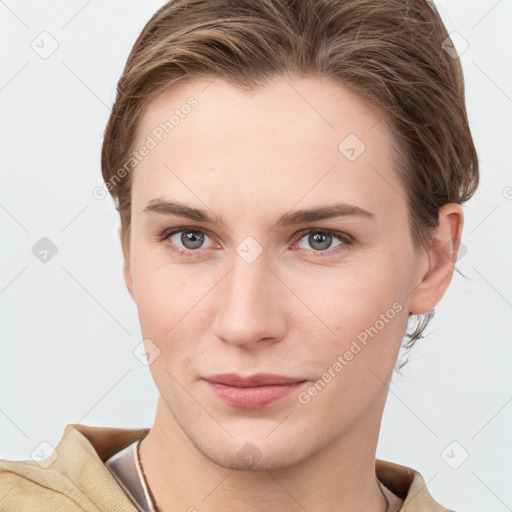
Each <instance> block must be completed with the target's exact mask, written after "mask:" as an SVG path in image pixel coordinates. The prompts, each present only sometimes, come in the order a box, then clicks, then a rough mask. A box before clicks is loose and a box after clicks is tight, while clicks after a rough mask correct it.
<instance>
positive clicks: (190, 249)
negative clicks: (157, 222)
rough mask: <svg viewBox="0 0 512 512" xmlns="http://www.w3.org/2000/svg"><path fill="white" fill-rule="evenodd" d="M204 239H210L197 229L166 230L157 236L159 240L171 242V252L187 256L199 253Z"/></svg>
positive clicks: (204, 232)
mask: <svg viewBox="0 0 512 512" xmlns="http://www.w3.org/2000/svg"><path fill="white" fill-rule="evenodd" d="M205 238H210V237H209V236H208V235H207V233H206V231H204V230H202V229H199V228H179V229H173V230H166V231H164V232H163V233H162V234H161V235H159V240H162V241H169V242H171V244H172V249H173V250H175V251H176V252H178V253H180V254H183V255H187V256H188V255H195V254H198V253H200V252H201V250H202V249H203V247H202V245H203V244H204V241H205Z"/></svg>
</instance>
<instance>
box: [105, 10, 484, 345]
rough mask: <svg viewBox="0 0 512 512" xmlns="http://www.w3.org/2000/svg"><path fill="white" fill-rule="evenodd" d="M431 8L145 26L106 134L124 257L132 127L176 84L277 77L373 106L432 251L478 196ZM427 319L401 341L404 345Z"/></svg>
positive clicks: (253, 84)
mask: <svg viewBox="0 0 512 512" xmlns="http://www.w3.org/2000/svg"><path fill="white" fill-rule="evenodd" d="M449 41H450V40H449V36H448V33H447V32H446V29H445V27H444V25H443V23H442V20H441V18H440V16H439V14H438V12H437V10H436V8H435V6H434V4H433V3H432V2H431V1H427V0H418V1H412V2H411V1H407V2H404V1H402V0H386V1H382V0H375V1H365V2H361V1H359V0H331V1H317V2H310V1H308V0H298V1H291V0H275V1H270V0H263V1H254V0H239V1H237V2H231V1H222V0H215V1H197V0H175V1H171V2H168V3H167V4H165V5H164V6H163V7H162V8H160V9H159V10H158V11H157V12H156V13H155V15H154V16H153V17H152V18H151V20H150V21H149V22H148V23H147V24H146V26H145V27H144V29H143V31H142V32H141V34H140V35H139V37H138V39H137V41H136V42H135V44H134V47H133V49H132V51H131V53H130V56H129V58H128V61H127V63H126V67H125V69H124V72H123V75H122V77H121V79H120V80H119V83H118V89H117V98H116V101H115V104H114V106H113V109H112V114H111V116H110V119H109V122H108V125H107V127H106V130H105V137H104V144H103V148H102V158H101V161H102V174H103V178H104V181H105V183H106V185H107V188H108V190H109V192H110V193H111V194H112V196H113V198H114V200H115V203H116V208H117V209H118V211H119V214H120V220H121V228H120V236H121V243H122V248H123V253H124V256H125V258H126V259H128V258H129V246H130V225H131V185H132V174H133V173H132V171H133V170H134V169H135V167H136V165H137V163H138V159H137V158H134V157H133V156H134V152H136V151H137V149H138V148H137V147H135V136H136V130H137V126H138V123H139V121H140V119H141V117H142V115H143V113H144V111H145V109H146V108H147V106H148V105H149V104H150V102H151V101H152V100H153V99H154V98H156V97H157V96H158V95H159V94H161V93H162V92H163V91H165V90H167V89H168V88H170V87H172V86H173V85H174V84H177V83H183V82H184V81H186V80H190V79H193V78H194V77H201V76H205V75H206V76H208V75H212V76H215V75H217V76H222V77H224V78H225V79H227V80H228V81H229V82H230V83H232V84H234V85H236V86H237V87H240V88H242V89H243V90H251V89H254V88H258V87H262V86H264V85H265V84H266V83H267V82H268V81H269V80H270V79H271V78H272V77H274V76H276V75H280V74H284V73H288V74H296V75H299V76H301V75H303V76H320V77H326V78H329V79H332V80H334V81H337V82H339V83H341V84H343V85H344V86H345V87H348V88H349V89H351V90H352V91H354V92H355V93H356V94H358V95H359V96H360V97H361V98H364V99H365V100H366V101H367V102H369V103H371V104H374V105H376V106H377V107H379V108H380V111H381V114H382V116H383V119H385V120H386V122H388V125H389V128H390V129H391V130H392V132H393V134H394V142H395V150H396V170H397V172H398V173H399V175H400V177H401V180H402V183H403V184H404V188H405V190H406V191H407V201H408V205H409V219H410V230H411V236H412V238H413V241H414V244H415V247H418V248H420V247H425V246H428V244H429V241H430V236H431V233H432V230H433V229H434V228H435V227H436V226H437V220H438V211H439V209H440V208H441V206H443V205H444V204H447V203H450V202H454V203H458V204H463V203H464V202H466V201H467V200H468V199H469V198H470V197H471V196H472V195H473V193H474V191H475V190H476V188H477V186H478V159H477V154H476V150H475V147H474V144H473V140H472V136H471V132H470V129H469V124H468V119H467V114H466V108H465V95H464V83H463V75H462V70H461V66H460V62H459V60H458V59H457V58H453V54H451V53H449V52H446V51H445V48H446V47H447V46H446V45H447V42H449ZM432 315H433V310H432V311H430V312H428V313H427V314H426V317H425V318H423V321H422V322H419V324H418V326H417V328H416V330H415V331H414V332H413V333H412V334H408V337H409V344H408V347H411V346H412V344H413V343H414V341H415V340H417V339H419V338H420V337H421V335H422V332H423V331H424V329H425V328H426V326H427V324H428V321H429V320H430V318H431V317H432Z"/></svg>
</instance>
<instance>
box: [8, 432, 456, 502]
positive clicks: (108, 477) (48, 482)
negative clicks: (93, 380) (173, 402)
mask: <svg viewBox="0 0 512 512" xmlns="http://www.w3.org/2000/svg"><path fill="white" fill-rule="evenodd" d="M148 432H149V429H148V428H143V429H127V428H111V427H94V426H89V425H82V424H70V425H67V426H66V428H65V429H64V434H63V436H62V439H61V440H60V442H59V444H58V445H57V448H56V455H57V456H56V458H55V452H54V454H52V455H50V456H49V457H48V458H47V459H44V460H43V461H38V462H35V461H33V460H21V461H11V460H6V459H0V510H2V511H5V512H14V511H22V510H23V511H25V510H27V511H28V510H30V511H32V510H34V511H36V510H37V511H38V512H39V511H40V512H46V511H47V512H50V511H52V512H55V511H59V510H63V511H66V512H75V511H76V512H78V511H83V510H86V511H94V512H98V511H109V512H111V511H121V510H122V511H127V512H137V508H136V507H135V506H134V505H133V503H132V501H131V500H130V498H129V497H128V496H127V494H126V493H125V491H124V490H123V488H122V487H121V486H120V485H119V483H118V481H117V480H116V478H115V477H114V476H113V474H112V473H111V472H110V470H109V469H108V467H107V466H106V465H105V461H107V460H108V459H109V458H110V457H112V455H114V454H116V453H118V452H119V451H120V450H122V449H123V448H126V447H127V446H128V445H130V444H131V443H133V442H134V441H137V440H138V439H142V438H144V437H145V436H146V435H147V433H148ZM52 457H54V458H55V460H53V462H52V463H51V464H50V465H49V466H48V467H44V466H46V465H47V464H46V463H45V461H50V460H51V459H52ZM375 472H376V475H377V478H378V479H379V481H380V482H381V483H382V484H384V486H386V487H387V488H388V489H389V490H391V491H392V492H393V493H394V494H396V495H397V496H399V497H400V498H402V499H403V500H404V502H403V505H402V507H401V508H400V512H454V511H450V510H449V509H446V508H445V507H443V506H441V505H440V504H439V503H437V502H436V501H435V500H434V498H433V497H432V496H431V495H430V493H429V492H428V490H427V487H426V484H425V480H424V479H423V477H422V476H421V474H420V473H418V472H417V471H415V470H414V469H412V468H409V467H406V466H401V465H399V464H395V463H393V462H389V461H385V460H381V459H376V460H375ZM2 507H3V508H2Z"/></svg>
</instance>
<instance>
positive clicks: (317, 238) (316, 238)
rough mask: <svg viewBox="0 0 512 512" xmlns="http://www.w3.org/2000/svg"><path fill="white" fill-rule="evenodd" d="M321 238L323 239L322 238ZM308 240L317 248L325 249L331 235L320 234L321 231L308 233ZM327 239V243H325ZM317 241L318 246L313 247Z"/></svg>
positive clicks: (328, 244)
mask: <svg viewBox="0 0 512 512" xmlns="http://www.w3.org/2000/svg"><path fill="white" fill-rule="evenodd" d="M322 239H323V240H322ZM309 241H310V243H311V246H312V247H313V248H315V249H318V250H325V249H328V248H329V246H330V245H331V242H332V236H330V235H326V234H322V233H315V234H314V235H313V234H312V235H309ZM326 241H327V243H326ZM317 243H319V244H320V247H315V244H317Z"/></svg>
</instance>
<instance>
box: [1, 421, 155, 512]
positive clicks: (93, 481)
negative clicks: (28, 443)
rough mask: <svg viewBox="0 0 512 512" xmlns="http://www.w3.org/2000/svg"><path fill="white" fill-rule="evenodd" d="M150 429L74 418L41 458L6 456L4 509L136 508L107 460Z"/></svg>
mask: <svg viewBox="0 0 512 512" xmlns="http://www.w3.org/2000/svg"><path fill="white" fill-rule="evenodd" d="M145 432H146V429H119V428H110V427H93V426H88V425H81V424H70V425H67V426H66V428H65V430H64V433H63V435H62V438H61V440H60V441H59V443H58V445H57V447H56V448H55V449H53V451H51V453H48V454H46V456H45V457H41V460H37V461H36V460H17V461H14V460H7V459H0V510H1V511H2V512H11V511H13V512H14V511H21V510H37V511H42V512H45V511H52V512H53V511H55V510H66V511H70V512H75V511H83V510H91V511H92V510H94V511H97V510H98V509H99V510H112V511H116V510H119V511H121V510H123V511H134V512H135V510H136V509H135V508H134V507H133V505H132V504H131V502H130V501H129V500H128V498H127V496H126V494H125V493H124V492H123V490H122V489H121V488H120V487H119V485H118V483H117V481H116V480H115V478H114V477H113V475H112V474H111V473H110V471H109V469H108V468H107V467H106V466H105V464H104V462H103V461H104V460H105V459H106V458H107V457H108V456H109V454H110V453H111V452H112V451H115V450H117V449H119V447H120V446H121V447H122V446H124V445H125V443H126V444H127V443H129V442H130V441H131V440H132V439H133V438H137V437H138V436H140V435H143V434H144V433H145Z"/></svg>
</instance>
